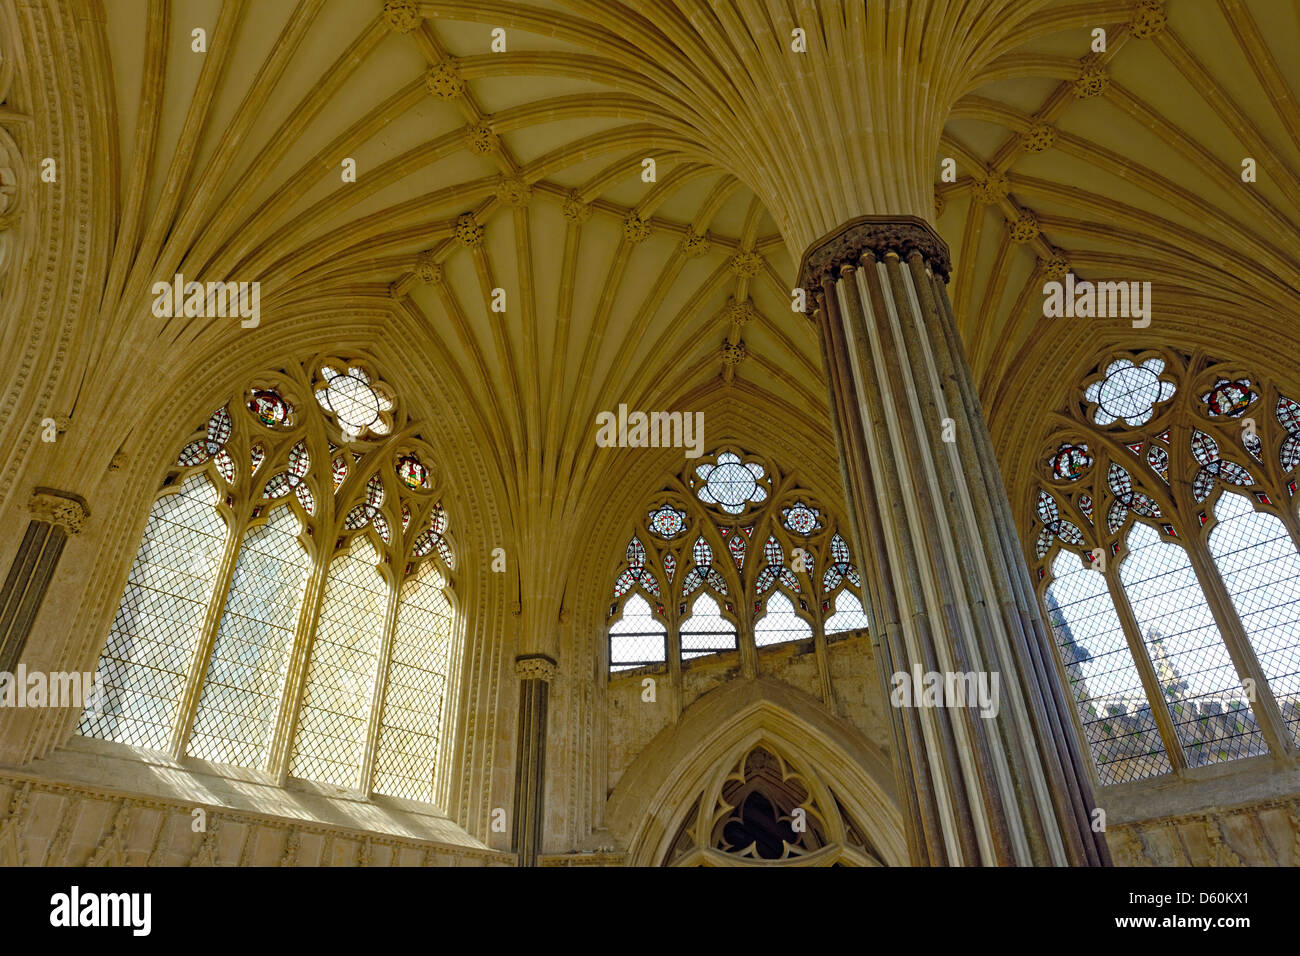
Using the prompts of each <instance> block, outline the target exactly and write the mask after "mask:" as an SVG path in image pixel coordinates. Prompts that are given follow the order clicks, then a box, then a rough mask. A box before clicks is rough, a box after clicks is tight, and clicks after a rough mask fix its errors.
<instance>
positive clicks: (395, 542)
mask: <svg viewBox="0 0 1300 956" xmlns="http://www.w3.org/2000/svg"><path fill="white" fill-rule="evenodd" d="M336 366H337V367H336ZM344 370H346V371H344ZM272 380H275V384H272ZM313 395H314V396H315V397H316V399H317V401H316V402H313V401H311V398H312V396H313ZM406 415H407V412H406V411H405V410H404V408H403V407H402V406H400V405H399V404H398V403H397V402H396V401H395V399H394V397H393V393H392V392H391V390H389V389H388V387H387V386H385V385H383V384H382V383H381V382H380V381H379V380H378V379H377V378H376V377H375V376H374V375H373V373H372V372H371V371H370V370H369V368H368V366H367V363H365V362H362V361H349V362H342V363H339V362H336V361H334V360H316V361H313V362H309V363H302V364H298V365H291V366H290V367H289V368H280V369H276V370H274V371H272V372H270V373H268V374H266V375H264V376H261V377H259V379H257V384H256V385H252V386H246V387H245V388H244V389H242V390H236V391H234V392H233V393H232V394H231V395H230V396H229V400H228V401H227V402H226V403H225V404H224V405H222V406H221V407H219V408H217V409H216V410H215V411H214V412H212V413H211V414H210V415H209V416H208V417H207V420H206V421H205V422H204V423H203V425H202V426H201V427H200V428H198V429H196V433H195V434H194V435H190V436H188V437H187V438H185V439H184V441H183V442H178V445H179V446H180V451H179V453H178V454H177V456H176V458H175V459H173V464H172V466H171V469H170V471H169V473H168V474H167V476H166V478H165V480H164V482H163V491H162V493H161V494H160V496H159V497H158V499H157V500H156V502H155V503H154V506H153V510H152V512H151V514H150V518H149V522H148V524H147V525H146V528H145V533H144V537H143V539H142V541H141V544H140V550H139V553H138V554H137V557H136V561H135V564H134V566H133V568H132V571H131V575H130V579H129V581H128V584H127V587H126V591H125V593H124V594H123V597H122V601H121V605H120V607H119V609H118V612H117V615H116V616H115V618H114V623H113V626H112V628H111V630H110V634H109V637H108V640H107V643H106V646H105V648H104V651H103V654H102V656H101V659H100V663H99V670H100V672H101V676H102V680H101V681H100V684H99V686H100V687H102V689H103V690H104V693H103V694H97V695H95V696H94V698H93V699H92V705H91V706H90V707H89V708H87V710H86V711H85V713H84V714H83V717H82V721H81V724H80V727H79V730H80V732H81V733H82V734H85V735H87V736H93V737H100V738H104V739H108V740H112V741H119V742H123V743H128V744H132V745H135V746H141V747H147V748H151V749H154V750H168V751H170V752H171V753H172V755H173V756H182V755H189V756H193V757H197V758H201V759H204V760H208V761H212V762H213V763H217V764H226V765H232V766H241V767H249V768H255V769H260V770H265V771H271V772H273V773H275V774H277V775H278V774H281V773H286V772H287V773H290V774H292V775H294V776H299V777H306V778H310V779H314V780H320V781H325V782H329V783H333V784H336V785H339V786H346V787H356V788H360V789H361V790H362V791H363V792H368V791H369V790H370V789H371V788H372V787H373V789H374V790H377V791H379V792H383V793H390V794H394V795H397V796H405V797H408V798H411V799H416V800H425V801H431V800H435V799H436V797H437V794H436V792H435V781H434V773H433V768H434V767H435V765H436V762H437V760H438V759H439V756H440V747H441V732H440V727H441V721H442V719H443V701H444V699H445V698H446V697H447V694H448V692H449V691H448V686H447V685H448V680H449V677H450V674H451V673H452V670H453V669H452V668H451V667H450V664H449V661H450V655H452V654H453V653H454V652H455V651H454V648H453V643H454V640H455V633H456V631H455V628H454V627H453V614H452V609H451V608H452V605H451V602H450V601H449V599H448V597H447V583H446V581H447V579H446V573H447V572H449V571H450V570H452V568H453V565H454V551H453V544H452V539H451V536H450V533H449V530H448V525H449V521H448V518H447V514H446V512H445V511H444V510H443V509H442V507H441V505H440V504H439V503H438V500H437V493H438V488H437V477H436V476H437V473H438V472H437V470H436V469H434V468H432V467H430V463H431V462H432V461H433V460H434V459H435V457H436V456H435V455H434V453H433V450H432V449H431V448H429V447H428V446H427V444H426V443H424V442H423V440H422V439H420V438H419V434H420V432H419V429H418V427H415V426H416V423H413V422H412V421H410V420H409V419H408V418H407V417H405V416H406ZM394 433H396V434H398V435H401V436H403V437H401V438H385V437H384V436H389V435H392V434H394ZM363 438H364V439H365V441H364V442H361V441H360V439H363ZM399 442H400V445H399ZM236 462H240V463H243V464H241V465H240V466H239V467H236ZM245 468H247V471H245V470H244V469H245ZM250 473H251V474H253V475H255V476H256V480H255V481H250V480H249V479H248V478H247V477H245V476H246V475H248V474H250ZM349 476H351V477H353V478H354V479H355V480H353V481H351V482H349V481H348V480H347V479H348V478H349ZM320 490H323V491H324V493H325V494H327V495H328V494H329V493H330V491H331V490H332V491H333V495H334V497H335V499H336V501H335V502H333V503H332V504H333V507H331V508H327V509H324V510H325V512H326V513H325V514H324V515H322V514H319V513H318V512H319V511H320V510H321V509H320V508H319V507H318V504H317V497H316V495H317V493H318V491H320ZM335 522H338V523H335ZM340 524H341V527H340ZM228 529H229V530H228ZM340 532H341V533H340ZM313 562H315V563H316V565H315V566H319V567H320V568H321V569H322V570H323V571H324V574H325V582H324V587H323V588H321V589H317V588H311V589H310V590H309V588H308V581H309V580H310V579H311V576H312V574H311V573H312V569H313V566H314V564H313ZM219 568H229V572H228V574H225V575H222V574H220V573H219ZM394 594H396V595H399V596H400V597H399V599H398V600H396V602H394ZM309 597H310V601H309V600H308V598H309ZM394 603H395V606H396V613H395V614H393V613H389V608H390V605H393V604H394ZM293 661H299V662H301V664H302V665H304V666H305V671H304V673H303V675H302V677H303V679H302V680H301V681H289V680H288V679H287V675H288V673H289V667H290V666H291V662H293ZM191 675H196V676H199V677H201V683H200V685H199V689H198V693H197V694H196V695H195V694H191V695H185V694H184V693H183V690H184V688H185V686H186V682H187V681H188V680H189V679H190V677H191ZM290 685H292V686H290ZM381 690H382V701H381V705H382V709H381V710H380V712H379V714H378V715H377V719H372V718H374V717H375V716H376V715H374V714H372V710H373V709H374V700H375V694H376V693H378V692H380V691H381ZM277 735H278V736H277ZM182 737H183V738H184V739H181V738H182ZM367 755H369V756H367ZM363 759H365V760H366V761H367V764H366V765H364V766H363V764H362V761H363Z"/></svg>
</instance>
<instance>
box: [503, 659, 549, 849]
mask: <svg viewBox="0 0 1300 956" xmlns="http://www.w3.org/2000/svg"><path fill="white" fill-rule="evenodd" d="M515 673H516V674H518V675H519V738H518V747H517V750H516V753H515V806H514V816H513V822H514V827H513V830H512V832H513V834H514V836H513V838H512V839H511V846H510V848H511V849H512V850H513V851H514V852H515V853H517V854H519V865H520V866H536V865H537V854H538V853H540V852H541V844H542V830H543V819H544V818H543V813H544V811H545V801H544V797H545V791H546V711H547V703H548V701H549V698H550V686H551V680H552V679H553V678H554V676H555V661H553V660H552V659H551V658H549V657H547V656H546V655H544V654H530V655H526V656H522V657H516V658H515Z"/></svg>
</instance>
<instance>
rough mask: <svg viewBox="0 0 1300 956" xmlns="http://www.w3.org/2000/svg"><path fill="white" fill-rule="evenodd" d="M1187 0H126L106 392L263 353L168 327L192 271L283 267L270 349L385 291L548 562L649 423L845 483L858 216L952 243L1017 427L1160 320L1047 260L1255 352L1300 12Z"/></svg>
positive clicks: (114, 97)
mask: <svg viewBox="0 0 1300 956" xmlns="http://www.w3.org/2000/svg"><path fill="white" fill-rule="evenodd" d="M1155 6H1156V7H1158V4H1157V5H1155ZM1144 10H1145V11H1146V12H1145V13H1144V12H1143V11H1144ZM1167 10H1168V22H1167V23H1164V22H1163V20H1162V19H1161V18H1159V17H1156V16H1155V15H1154V13H1153V12H1152V9H1151V5H1147V6H1146V7H1143V6H1142V5H1139V4H1135V3H1133V2H1130V0H1115V2H1089V3H1078V2H1076V3H1070V2H1059V0H1056V2H1054V0H1024V2H1019V0H1017V2H1012V0H988V2H986V3H981V4H959V3H947V2H941V0H916V2H914V3H908V4H903V5H899V4H884V3H875V2H868V3H866V4H864V5H863V4H851V3H849V4H839V3H833V2H830V0H826V2H819V3H812V2H796V0H752V2H736V3H733V4H721V3H719V4H705V3H702V2H692V0H677V2H669V0H659V2H649V0H647V2H639V3H637V2H631V0H629V2H623V3H616V2H600V3H595V2H586V0H557V2H550V0H529V2H527V3H514V2H504V0H502V2H468V0H467V2H441V0H430V2H424V3H419V4H416V5H408V4H404V3H401V2H391V3H390V4H389V5H388V8H387V11H386V8H385V4H384V3H382V2H381V0H355V2H343V0H302V2H291V0H268V2H250V0H227V2H225V3H222V2H219V0H178V2H175V3H169V2H165V0H113V2H111V3H106V4H104V6H103V10H102V14H101V15H102V18H103V22H104V32H105V36H106V40H107V43H106V48H105V49H104V50H103V51H102V55H103V57H104V62H106V63H107V64H108V67H109V72H110V77H105V84H107V81H108V80H109V79H110V78H111V89H109V88H108V87H107V85H106V86H105V89H104V97H105V101H106V102H110V103H111V104H112V105H113V107H114V110H115V112H114V113H113V115H112V116H111V117H110V118H109V122H108V133H109V134H110V135H112V136H113V137H115V143H114V145H113V149H115V150H116V158H117V165H116V170H115V173H114V176H113V189H112V191H111V194H109V195H106V196H104V197H102V200H101V201H102V202H104V203H106V204H107V205H108V206H109V207H111V209H110V211H111V216H112V221H113V222H114V223H115V231H114V233H113V235H112V236H111V237H109V238H107V239H106V242H107V249H106V252H105V255H106V257H107V259H106V262H107V268H106V274H105V278H104V282H103V291H102V295H100V306H99V310H98V318H97V319H96V321H95V324H94V328H93V329H92V330H91V332H90V339H89V341H88V342H87V343H86V345H85V346H84V348H83V349H82V350H81V352H80V354H81V357H82V363H81V367H82V368H83V369H84V374H83V376H82V379H81V383H80V386H79V389H78V393H77V396H76V404H77V406H78V407H87V406H88V407H92V408H94V407H101V406H102V407H109V406H112V405H113V404H115V403H118V402H130V401H136V400H140V397H141V395H142V394H143V393H144V391H145V390H146V389H148V390H154V389H157V388H159V386H160V385H163V386H165V385H166V383H167V382H168V381H169V380H171V379H172V378H178V377H181V376H186V375H193V374H194V373H195V369H196V363H197V362H199V361H200V359H201V358H202V357H208V356H212V355H215V354H219V353H220V351H221V350H222V349H223V347H224V346H225V343H226V342H228V341H229V340H230V338H231V337H232V336H238V335H241V334H246V333H242V332H241V331H240V330H238V329H237V328H236V327H235V326H234V325H232V324H222V323H214V322H212V321H211V320H203V319H187V318H183V317H178V318H174V319H159V320H156V321H154V320H148V319H142V318H141V316H143V315H147V312H148V300H149V296H148V290H149V288H150V286H151V285H152V283H153V282H154V281H155V280H156V279H158V278H160V277H162V278H166V277H170V276H171V274H172V273H173V272H180V273H182V274H183V275H185V276H186V277H187V278H190V277H194V278H201V279H208V280H212V279H218V278H226V279H231V280H251V279H256V280H258V281H260V282H261V283H262V296H263V298H262V311H263V316H264V318H263V323H264V327H265V328H264V332H265V333H268V334H270V333H274V332H275V330H276V327H277V322H278V321H279V319H278V317H277V310H278V309H282V308H285V307H287V306H288V305H290V304H291V303H293V302H294V301H295V300H297V299H301V298H304V297H306V296H312V297H317V298H319V297H320V296H332V297H334V298H335V299H337V301H339V302H340V303H344V304H346V303H348V302H349V301H352V300H353V299H354V298H355V297H370V298H372V299H373V298H374V297H377V296H385V297H387V300H386V301H388V302H389V303H390V304H391V308H393V309H396V310H403V311H405V312H407V313H408V314H409V315H411V316H413V317H414V319H415V321H417V322H419V323H420V324H421V327H422V328H423V329H424V330H426V331H427V339H426V340H425V342H426V343H430V342H431V343H434V349H433V350H432V351H434V352H436V353H437V354H416V353H420V352H421V351H422V350H426V345H422V344H421V345H417V344H415V343H413V345H412V354H411V355H409V356H408V358H409V361H411V362H416V363H418V362H425V361H427V362H432V363H437V364H439V366H440V367H441V368H442V369H443V373H444V375H445V377H446V379H447V380H449V381H452V382H454V387H453V388H451V389H449V390H448V394H445V395H440V396H434V397H426V399H425V403H426V405H427V406H428V409H429V411H430V412H433V411H436V410H437V408H438V407H439V403H454V404H455V406H456V407H457V408H458V409H459V411H460V414H462V415H463V416H465V418H466V419H467V420H468V421H469V422H470V428H469V437H470V439H471V440H473V441H475V442H477V443H478V445H479V447H480V448H481V453H482V455H483V456H484V458H485V459H486V460H488V461H489V462H490V464H491V466H492V469H493V474H492V475H490V476H487V477H486V479H485V481H486V482H487V483H488V484H489V485H491V486H494V487H499V488H500V490H501V494H502V495H503V496H504V503H503V505H502V508H503V511H504V512H505V513H506V514H507V518H506V523H507V525H509V526H513V528H514V529H515V530H516V531H520V530H521V529H523V528H528V529H530V530H529V531H528V533H527V535H525V537H528V538H529V539H530V540H531V541H532V544H527V543H522V544H521V550H522V551H523V560H524V562H525V563H527V561H528V557H529V555H528V552H529V549H530V548H531V549H532V550H533V552H535V553H534V554H533V555H532V556H533V557H534V558H535V559H536V563H537V564H538V565H539V566H545V565H546V564H547V562H546V559H545V553H546V550H545V549H546V548H547V547H550V546H553V545H554V540H553V539H552V540H550V542H549V544H545V543H544V542H546V541H547V536H548V534H550V531H548V530H547V529H552V530H553V529H555V528H558V527H560V526H561V525H564V526H570V527H571V526H573V525H574V524H575V523H574V522H573V520H572V519H574V518H575V516H579V515H581V514H582V513H583V512H584V510H586V509H591V508H597V507H602V506H604V505H605V504H606V503H607V502H608V500H609V494H610V491H609V489H610V488H611V487H612V486H613V484H614V482H615V477H616V474H617V472H616V471H615V466H614V462H615V461H616V459H615V458H614V457H613V456H609V455H607V456H604V457H601V456H600V455H599V453H598V449H597V448H596V447H595V444H594V441H593V439H592V435H593V432H594V419H595V415H596V413H597V412H599V411H603V410H612V409H614V408H616V407H617V405H618V404H619V403H627V404H628V405H629V406H630V407H632V408H640V409H665V410H666V409H683V408H703V407H708V408H710V409H712V410H713V413H714V414H715V415H716V417H715V418H712V419H711V422H719V423H721V424H719V425H717V426H716V427H717V428H720V429H722V430H723V431H728V430H729V431H733V432H734V431H736V430H737V429H741V428H743V426H742V425H741V423H742V422H743V421H744V420H745V418H746V416H747V415H749V414H751V413H752V412H753V410H755V409H760V408H761V409H764V410H765V412H764V413H765V414H766V415H768V416H769V417H768V419H767V421H769V422H771V423H775V424H783V425H784V426H785V427H786V428H788V429H790V430H791V431H792V432H796V433H800V434H799V435H798V437H796V438H792V439H789V441H790V442H791V447H792V448H799V447H806V448H807V449H808V454H809V457H810V458H813V459H820V460H825V462H826V464H825V465H824V466H822V467H823V470H824V473H825V474H827V475H832V476H833V475H834V464H833V459H834V455H835V450H834V445H833V443H832V441H831V439H830V437H829V435H828V414H827V410H826V393H825V385H824V383H823V380H822V375H821V358H820V354H819V350H820V346H819V344H818V342H817V338H816V335H815V332H814V327H813V326H812V324H811V323H809V322H808V321H807V320H806V319H805V318H803V317H801V316H799V315H795V314H793V313H792V312H791V309H790V289H791V286H792V285H793V283H794V281H795V266H796V264H797V260H798V257H799V255H800V254H801V252H802V247H803V245H804V244H806V243H807V242H808V241H810V240H811V239H812V238H815V237H816V236H817V235H819V234H820V233H822V232H824V231H825V230H827V229H829V228H832V227H833V226H834V225H836V224H838V222H840V221H842V220H843V219H845V218H848V217H849V216H851V215H854V214H859V213H864V212H867V213H912V214H920V215H923V216H926V217H927V218H930V219H931V220H932V221H935V222H936V223H937V225H938V228H939V230H940V232H941V233H942V235H943V236H944V237H945V239H946V240H947V241H948V243H949V245H950V247H951V249H952V252H953V258H954V272H953V280H952V292H953V301H954V305H955V308H956V311H957V315H958V320H959V323H960V324H961V328H962V331H963V335H964V337H965V340H966V343H967V347H968V350H969V355H970V359H971V364H972V367H973V369H974V371H975V374H976V378H977V380H978V382H979V383H980V386H981V389H982V393H983V396H984V399H985V402H986V407H987V410H988V411H989V413H990V417H991V419H992V421H993V425H994V431H995V436H996V437H997V438H998V440H999V443H1000V445H1001V446H1004V447H1006V446H1010V445H1014V443H1015V441H1016V440H1018V439H1020V438H1023V437H1024V428H1025V427H1027V426H1025V425H1024V423H1023V421H1022V418H1023V416H1017V414H1016V408H1017V406H1016V405H1015V404H1013V400H1017V401H1018V400H1021V399H1024V398H1025V397H1026V395H1028V396H1030V397H1031V398H1032V400H1033V404H1032V405H1031V406H1030V407H1034V408H1037V407H1041V404H1042V403H1045V402H1048V403H1050V402H1053V401H1059V398H1058V397H1057V396H1058V394H1059V393H1058V392H1057V389H1058V388H1062V387H1063V383H1062V382H1061V381H1060V372H1061V371H1062V370H1063V369H1069V370H1073V369H1076V368H1077V366H1078V363H1079V362H1081V361H1085V360H1086V358H1087V356H1088V355H1089V354H1090V353H1091V351H1092V350H1093V349H1095V348H1097V347H1099V346H1100V344H1101V343H1103V342H1105V341H1124V340H1125V338H1126V337H1132V335H1133V334H1135V333H1134V332H1133V331H1132V330H1130V329H1128V328H1126V324H1125V323H1115V324H1112V325H1110V326H1098V325H1095V324H1093V325H1089V324H1088V323H1073V324H1066V323H1063V322H1061V321H1059V320H1058V321H1056V323H1055V324H1052V321H1053V320H1047V319H1044V318H1042V315H1041V299H1040V298H1039V296H1040V295H1041V286H1042V282H1043V281H1044V277H1045V276H1046V275H1049V274H1055V273H1056V272H1059V271H1060V269H1061V268H1062V267H1064V266H1068V267H1069V268H1072V269H1073V270H1074V271H1075V272H1076V273H1077V274H1078V275H1080V276H1081V277H1084V278H1095V279H1099V278H1124V279H1151V280H1153V281H1154V283H1155V296H1156V317H1155V321H1154V325H1153V327H1152V329H1150V330H1148V334H1151V335H1161V336H1165V339H1164V340H1165V341H1168V340H1171V339H1177V338H1178V337H1179V336H1180V335H1182V336H1189V335H1191V334H1192V333H1191V331H1189V330H1192V329H1195V328H1199V330H1200V334H1201V336H1202V337H1203V336H1204V328H1205V323H1210V322H1222V323H1224V328H1223V332H1222V336H1223V338H1224V340H1225V341H1235V343H1236V346H1237V347H1238V348H1239V349H1241V350H1244V352H1246V353H1250V352H1253V351H1257V350H1258V345H1259V342H1260V341H1261V340H1268V339H1269V337H1271V336H1279V337H1280V336H1281V334H1282V332H1283V329H1284V328H1285V326H1284V322H1287V321H1289V322H1291V323H1293V322H1294V318H1293V317H1294V315H1295V314H1296V311H1297V305H1298V304H1300V303H1297V287H1298V286H1300V281H1298V280H1297V276H1298V275H1300V239H1298V238H1297V235H1298V234H1297V225H1298V224H1300V214H1298V213H1297V209H1300V176H1298V175H1297V172H1296V170H1297V169H1300V106H1297V103H1298V102H1300V90H1297V85H1298V84H1297V78H1298V77H1300V42H1297V41H1300V13H1298V12H1297V8H1296V7H1295V6H1294V5H1293V4H1287V3H1273V2H1265V0H1216V2H1211V0H1169V3H1168V4H1167ZM1144 17H1145V19H1144ZM792 24H793V25H796V26H800V27H802V28H804V29H805V30H806V32H807V35H808V38H809V39H808V42H809V51H808V53H806V54H803V55H801V56H800V55H794V54H792V53H791V51H790V50H789V43H788V36H789V32H790V28H791V25H792ZM1130 24H1136V27H1135V28H1134V27H1130ZM1095 27H1103V28H1106V29H1107V41H1108V44H1107V51H1106V52H1105V53H1102V54H1097V55H1095V56H1094V55H1093V54H1092V52H1091V50H1090V44H1091V42H1092V36H1091V31H1092V29H1093V28H1095ZM195 28H203V29H204V30H206V32H207V38H208V45H207V50H206V52H204V53H195V52H193V51H192V49H191V42H192V41H191V36H192V30H193V29H195ZM495 28H501V29H504V30H505V42H506V50H505V52H493V51H492V49H491V46H490V45H491V42H492V32H491V31H492V30H493V29H495ZM1135 33H1136V34H1137V35H1135ZM891 51H892V52H891ZM1090 57H1091V58H1092V59H1090V60H1089V59H1087V58H1090ZM1085 60H1087V62H1085ZM1099 74H1103V75H1104V76H1103V78H1102V79H1100V80H1099V79H1097V76H1098V75H1099ZM948 156H950V157H953V158H955V159H956V161H957V171H958V175H957V179H956V181H955V182H952V183H947V182H941V181H940V177H939V169H940V160H941V159H942V158H943V157H948ZM1244 157H1253V158H1254V159H1255V160H1256V161H1257V163H1258V170H1259V172H1258V181H1256V182H1254V183H1250V184H1246V183H1243V182H1242V180H1241V175H1240V173H1241V161H1242V159H1243V158H1244ZM345 159H352V160H355V164H356V181H355V182H347V181H345V177H344V176H343V175H342V170H343V163H344V160H345ZM646 159H654V160H655V163H656V177H655V178H656V181H654V182H646V181H644V180H643V177H642V172H643V169H644V160H646ZM891 164H892V166H891ZM891 170H892V171H891ZM936 207H937V213H936ZM1017 221H1019V223H1020V225H1019V226H1018V227H1017V228H1015V229H1013V228H1012V227H1011V224H1012V223H1015V222H1017ZM1052 270H1055V271H1052ZM494 289H503V290H504V293H505V296H504V303H505V311H504V312H499V313H498V312H493V311H492V310H491V302H492V300H493V290H494ZM1284 316H1287V317H1290V318H1287V319H1284V318H1283V317H1284ZM741 342H743V349H741V348H740V344H741ZM269 347H270V346H269V345H268V348H269ZM110 355H111V356H113V362H112V363H111V364H105V363H102V362H98V361H96V360H97V359H100V358H103V357H105V356H110ZM1263 360H1264V361H1265V362H1266V363H1267V362H1270V361H1272V362H1273V363H1274V365H1277V366H1279V367H1278V368H1274V369H1273V371H1274V372H1275V374H1278V375H1279V376H1285V375H1286V374H1288V373H1287V372H1286V370H1285V366H1286V364H1287V362H1286V360H1285V357H1283V358H1281V359H1279V358H1277V357H1276V356H1274V357H1273V358H1271V359H1270V358H1269V357H1268V356H1265V357H1264V359H1263ZM1291 364H1294V356H1293V357H1292V361H1291ZM713 427H714V426H710V433H715V432H713ZM1004 467H1005V466H1004ZM831 480H832V481H833V480H834V478H832V479H831ZM632 493H633V492H632V491H629V493H628V494H629V496H630V495H631V494H632ZM577 524H579V525H580V522H578V523H577ZM566 533H568V532H566Z"/></svg>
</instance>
